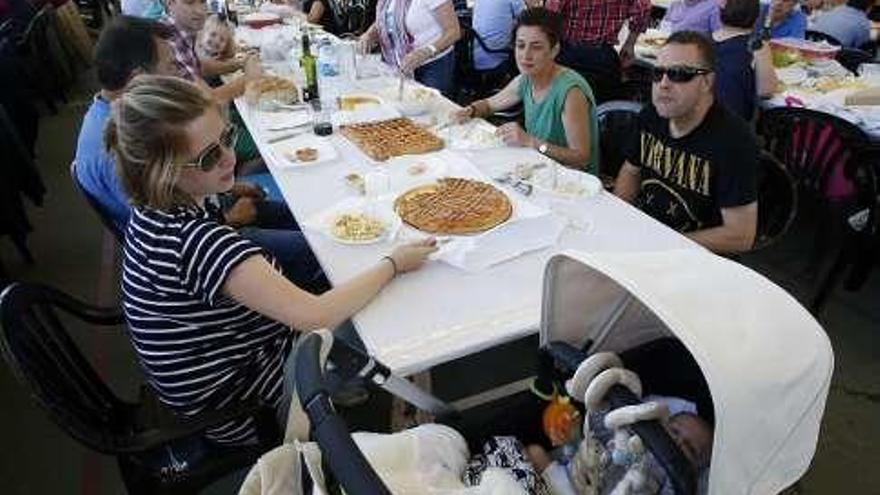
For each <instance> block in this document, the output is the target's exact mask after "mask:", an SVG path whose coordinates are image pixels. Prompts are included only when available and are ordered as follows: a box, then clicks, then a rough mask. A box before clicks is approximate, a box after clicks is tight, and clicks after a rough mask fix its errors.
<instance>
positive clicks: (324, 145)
mask: <svg viewBox="0 0 880 495" xmlns="http://www.w3.org/2000/svg"><path fill="white" fill-rule="evenodd" d="M290 132H295V131H290ZM300 148H314V149H316V150H318V158H317V159H315V160H313V161H310V162H301V161H297V160H296V159H295V158H293V156H294V153H296V150H298V149H300ZM272 152H273V153H274V154H275V157H276V158H277V161H276V163H277V164H278V165H281V166H284V167H297V168H299V167H304V168H305V167H312V166H315V165H317V164H319V163H324V162H328V161H331V160H334V159H335V158H336V157H337V156H338V153H337V152H336V148H334V147H333V145H332V144H331V143H330V140H329V139H328V138H324V137H319V136H315V135H314V134H312V131H311V129H308V130H306V131H305V134H303V135H301V136H295V137H292V138H288V139H285V140H284V141H279V142H278V143H275V144H273V145H272ZM288 155H290V157H288Z"/></svg>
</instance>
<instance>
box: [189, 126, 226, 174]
mask: <svg viewBox="0 0 880 495" xmlns="http://www.w3.org/2000/svg"><path fill="white" fill-rule="evenodd" d="M236 142H238V128H237V127H236V126H235V124H229V125H227V126H226V129H223V134H220V139H219V140H218V141H217V142H215V143H212V144H210V145H208V147H207V148H205V149H204V150H202V152H201V153H199V156H197V157H196V159H195V160H193V161H192V162H190V163H185V164H184V165H183V166H184V167H197V168H199V169H200V170H201V171H202V172H210V171H211V170H214V167H216V166H217V164H218V163H220V160H222V159H223V148H226V149H228V150H231V149H233V148H234V147H235V143H236Z"/></svg>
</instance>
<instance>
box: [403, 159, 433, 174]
mask: <svg viewBox="0 0 880 495" xmlns="http://www.w3.org/2000/svg"><path fill="white" fill-rule="evenodd" d="M427 170H428V166H427V165H425V164H424V163H422V162H419V163H414V164H412V165H410V166H409V168H408V169H406V172H407V173H408V174H409V175H422V174H423V173H425V172H426V171H427Z"/></svg>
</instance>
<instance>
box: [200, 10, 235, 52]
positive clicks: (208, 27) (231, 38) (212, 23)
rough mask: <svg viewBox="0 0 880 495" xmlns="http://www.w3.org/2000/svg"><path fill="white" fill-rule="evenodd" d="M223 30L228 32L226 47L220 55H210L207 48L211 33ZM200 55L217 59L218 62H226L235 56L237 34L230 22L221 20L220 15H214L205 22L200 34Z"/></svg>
mask: <svg viewBox="0 0 880 495" xmlns="http://www.w3.org/2000/svg"><path fill="white" fill-rule="evenodd" d="M218 29H219V30H221V31H225V32H226V46H224V47H223V48H222V50H221V51H220V53H216V54H215V53H210V51H209V50H208V46H207V40H208V37H209V36H210V35H211V31H214V30H218ZM198 50H199V55H202V56H207V57H212V58H214V57H216V58H217V59H218V60H226V59H230V58H232V57H234V56H235V33H234V32H233V31H232V27H231V26H230V25H229V23H228V22H226V21H225V20H223V19H221V18H220V16H219V15H217V14H213V15H211V16H209V17H208V19H207V20H206V21H205V25H204V26H203V27H202V30H201V31H200V32H199V42H198Z"/></svg>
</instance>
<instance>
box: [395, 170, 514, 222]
mask: <svg viewBox="0 0 880 495" xmlns="http://www.w3.org/2000/svg"><path fill="white" fill-rule="evenodd" d="M394 208H395V210H396V211H397V214H398V215H400V218H401V219H402V220H403V221H404V222H406V223H407V224H409V225H411V226H413V227H415V228H417V229H419V230H421V231H423V232H428V233H431V234H458V235H461V234H476V233H479V232H485V231H487V230H489V229H491V228H493V227H495V226H497V225H500V224H502V223H504V222H506V221H507V219H508V218H510V216H511V214H513V206H512V205H511V203H510V199H509V198H508V197H507V195H505V194H504V193H503V192H501V190H499V189H498V188H496V187H495V186H493V185H491V184H487V183H485V182H480V181H476V180H471V179H462V178H455V177H450V178H445V179H440V180H438V181H437V182H436V183H433V184H426V185H422V186H419V187H416V188H414V189H410V190H409V191H407V192H405V193H403V194H402V195H401V196H400V197H398V198H397V200H396V201H395V203H394Z"/></svg>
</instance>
